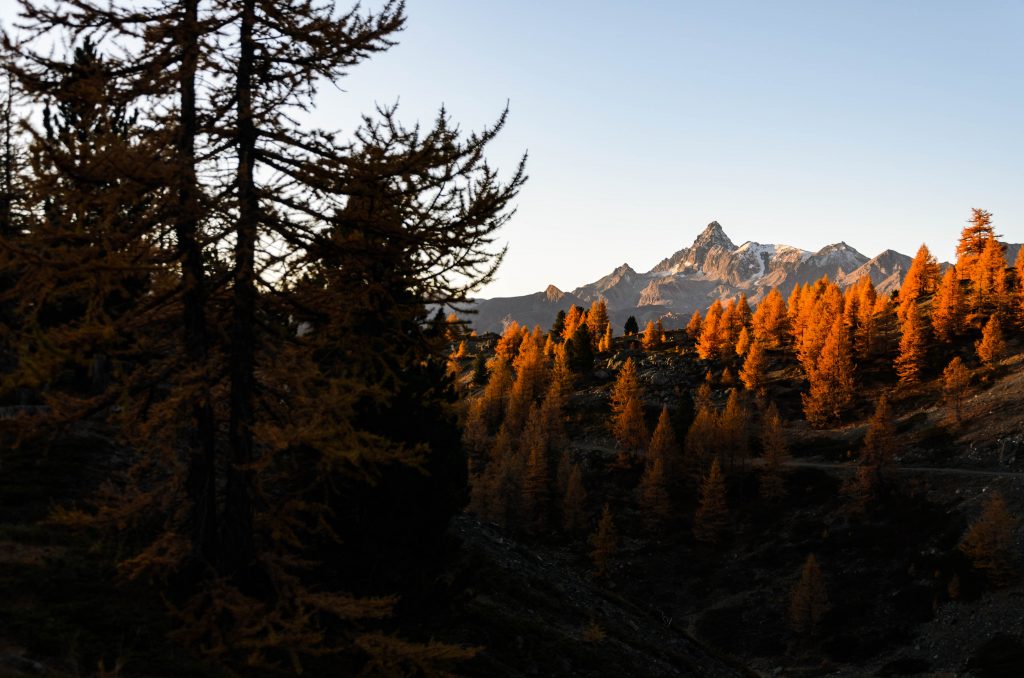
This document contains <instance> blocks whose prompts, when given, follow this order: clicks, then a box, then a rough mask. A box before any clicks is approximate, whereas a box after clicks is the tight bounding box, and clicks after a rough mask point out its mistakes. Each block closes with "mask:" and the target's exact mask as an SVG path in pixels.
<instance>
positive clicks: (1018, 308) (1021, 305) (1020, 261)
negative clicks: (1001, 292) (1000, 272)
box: [1012, 247, 1024, 325]
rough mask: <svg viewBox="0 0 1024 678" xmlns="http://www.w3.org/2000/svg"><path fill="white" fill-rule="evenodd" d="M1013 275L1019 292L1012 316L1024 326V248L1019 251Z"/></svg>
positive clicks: (1014, 302)
mask: <svg viewBox="0 0 1024 678" xmlns="http://www.w3.org/2000/svg"><path fill="white" fill-rule="evenodd" d="M1013 274H1014V275H1013V277H1014V280H1015V281H1016V285H1017V288H1016V290H1017V292H1016V295H1015V296H1014V299H1013V305H1014V307H1015V309H1014V313H1013V314H1012V315H1013V316H1014V319H1015V320H1016V321H1017V323H1018V324H1022V325H1024V247H1022V248H1020V249H1019V250H1017V260H1016V261H1015V262H1014V264H1013Z"/></svg>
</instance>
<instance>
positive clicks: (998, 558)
mask: <svg viewBox="0 0 1024 678" xmlns="http://www.w3.org/2000/svg"><path fill="white" fill-rule="evenodd" d="M1017 522H1018V521H1017V518H1016V517H1015V516H1014V515H1013V514H1011V513H1010V511H1009V509H1008V508H1007V506H1006V500H1004V499H1003V496H1002V495H1001V494H1000V493H999V492H998V491H995V492H992V494H990V495H989V497H988V498H987V499H986V500H985V505H984V507H983V508H982V511H981V516H980V517H979V518H978V519H977V520H976V521H975V522H974V523H973V524H971V527H970V528H969V529H968V530H967V534H965V535H964V538H963V541H961V542H960V550H961V551H963V552H964V555H966V556H967V557H968V558H970V560H971V563H972V564H973V565H974V568H975V569H976V570H979V571H981V572H982V573H983V574H984V575H985V577H986V578H987V579H988V580H989V582H991V583H992V585H993V586H997V587H999V586H1006V585H1008V584H1009V583H1011V582H1012V581H1013V580H1014V579H1016V577H1017V573H1018V569H1019V561H1020V551H1019V548H1018V547H1017V542H1016V539H1015V534H1014V533H1015V528H1016V526H1017Z"/></svg>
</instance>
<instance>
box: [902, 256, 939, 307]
mask: <svg viewBox="0 0 1024 678" xmlns="http://www.w3.org/2000/svg"><path fill="white" fill-rule="evenodd" d="M938 286H939V262H938V261H936V259H935V257H934V256H932V253H931V252H929V251H928V246H927V245H924V244H922V245H921V247H920V248H919V249H918V250H917V254H916V255H915V256H914V260H913V261H912V262H911V264H910V270H908V271H907V275H906V277H905V278H904V279H903V284H902V285H901V286H900V305H899V308H898V309H897V311H896V316H897V317H898V318H899V319H900V320H901V321H905V320H906V317H907V315H908V314H909V313H910V311H911V309H912V308H913V307H914V306H916V305H918V304H920V303H921V301H922V300H923V299H924V298H925V297H926V296H928V295H930V294H934V293H935V290H936V289H938Z"/></svg>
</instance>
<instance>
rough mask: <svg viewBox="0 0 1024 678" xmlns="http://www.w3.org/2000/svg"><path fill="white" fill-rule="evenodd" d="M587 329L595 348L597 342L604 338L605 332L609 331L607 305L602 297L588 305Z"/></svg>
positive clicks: (609, 323)
mask: <svg viewBox="0 0 1024 678" xmlns="http://www.w3.org/2000/svg"><path fill="white" fill-rule="evenodd" d="M587 327H588V328H590V336H591V337H593V339H594V342H595V345H594V347H595V348H597V342H599V341H600V340H601V338H602V337H604V335H605V333H606V331H607V330H609V329H611V322H609V320H608V305H607V304H606V303H605V300H604V297H602V298H600V299H598V300H597V301H595V302H594V303H593V304H591V305H590V310H589V311H587Z"/></svg>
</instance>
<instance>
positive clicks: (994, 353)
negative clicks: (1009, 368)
mask: <svg viewBox="0 0 1024 678" xmlns="http://www.w3.org/2000/svg"><path fill="white" fill-rule="evenodd" d="M974 348H975V350H976V351H977V353H978V359H979V360H981V362H982V364H983V365H985V366H986V367H992V366H993V365H995V364H996V363H997V362H999V360H1000V359H1001V358H1002V357H1003V353H1004V351H1005V350H1006V342H1005V341H1004V339H1003V328H1002V324H1001V323H1000V322H999V318H998V316H996V315H994V314H993V315H992V316H991V317H990V318H989V319H988V322H987V323H985V329H984V330H982V332H981V339H980V340H979V341H978V342H977V343H976V344H975V345H974Z"/></svg>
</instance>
